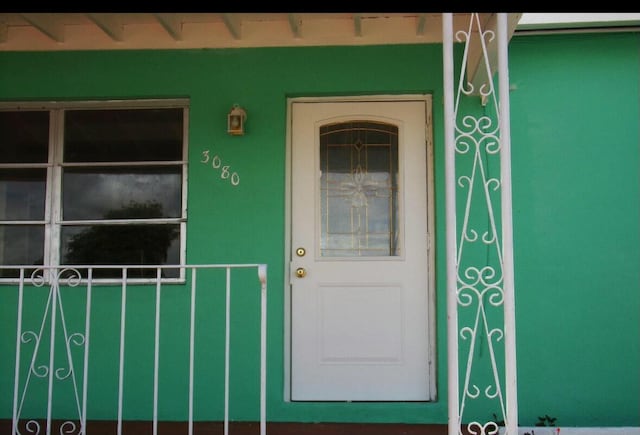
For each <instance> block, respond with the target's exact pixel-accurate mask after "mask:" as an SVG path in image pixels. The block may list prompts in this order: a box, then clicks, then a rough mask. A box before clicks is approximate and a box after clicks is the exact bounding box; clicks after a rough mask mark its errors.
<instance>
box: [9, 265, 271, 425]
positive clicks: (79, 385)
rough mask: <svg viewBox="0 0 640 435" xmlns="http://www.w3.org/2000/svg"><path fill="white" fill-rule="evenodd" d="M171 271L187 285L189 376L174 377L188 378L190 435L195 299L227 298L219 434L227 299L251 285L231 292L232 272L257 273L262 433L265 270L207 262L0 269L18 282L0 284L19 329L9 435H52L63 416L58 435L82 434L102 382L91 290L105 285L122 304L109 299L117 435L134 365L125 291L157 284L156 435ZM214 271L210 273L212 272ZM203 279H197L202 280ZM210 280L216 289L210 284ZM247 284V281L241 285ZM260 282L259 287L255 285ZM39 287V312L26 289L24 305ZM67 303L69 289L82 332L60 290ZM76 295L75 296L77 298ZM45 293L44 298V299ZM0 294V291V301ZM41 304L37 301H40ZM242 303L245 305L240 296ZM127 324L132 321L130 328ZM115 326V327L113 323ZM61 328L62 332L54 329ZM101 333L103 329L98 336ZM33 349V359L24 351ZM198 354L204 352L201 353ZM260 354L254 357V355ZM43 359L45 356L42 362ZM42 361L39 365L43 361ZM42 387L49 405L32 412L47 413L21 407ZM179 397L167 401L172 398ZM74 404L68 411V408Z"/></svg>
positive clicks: (227, 319)
mask: <svg viewBox="0 0 640 435" xmlns="http://www.w3.org/2000/svg"><path fill="white" fill-rule="evenodd" d="M106 269H111V270H114V269H117V270H119V271H120V272H121V275H120V277H119V278H110V279H108V280H105V279H98V278H96V276H97V275H100V274H101V273H104V271H105V270H106ZM130 269H131V270H136V271H138V272H139V271H140V270H142V269H145V270H147V271H150V272H151V273H152V274H153V271H154V270H155V278H147V279H144V280H140V279H137V280H136V279H131V278H130V277H129V273H130ZM168 269H173V270H180V271H181V272H184V273H181V275H182V276H184V280H183V281H182V282H181V284H178V285H182V286H184V287H185V289H187V290H188V292H185V297H186V298H188V301H187V300H184V301H183V302H184V303H185V304H188V306H189V309H188V312H187V313H183V314H184V315H185V316H186V317H187V318H188V330H189V331H188V335H189V338H188V341H189V344H188V373H177V374H176V376H178V377H184V376H188V398H187V399H186V401H187V402H188V417H187V420H188V425H187V426H188V434H189V435H193V427H194V400H195V399H194V397H195V394H194V380H195V369H194V361H196V357H195V352H196V341H195V334H196V328H197V323H196V317H197V315H196V304H197V302H196V296H197V294H199V293H200V292H203V291H205V292H224V304H225V309H224V326H223V327H224V363H223V364H224V399H223V400H224V410H223V413H224V433H225V435H227V434H228V433H229V404H230V389H231V385H230V370H229V369H230V367H229V366H230V364H231V360H230V355H231V313H232V310H231V296H232V293H233V294H235V292H237V291H240V290H243V291H244V290H249V291H251V292H252V291H253V290H254V288H252V287H251V285H249V286H246V287H247V288H242V289H237V288H233V286H232V279H231V278H232V271H236V270H238V269H255V270H256V271H257V277H258V282H257V283H256V286H255V289H256V290H257V293H259V301H260V302H259V304H260V307H259V310H260V321H259V342H260V349H259V370H260V374H259V379H260V380H259V383H260V385H259V408H260V417H259V419H260V434H261V435H265V434H266V352H267V344H266V328H267V266H266V265H265V264H206V265H183V266H177V265H171V266H166V265H162V266H131V267H121V266H73V267H47V266H43V267H38V266H0V272H2V274H3V275H5V276H6V274H7V273H6V272H7V271H8V270H12V271H13V272H15V273H16V276H15V278H12V279H3V280H2V281H1V282H0V283H1V284H5V285H3V287H5V288H1V287H0V290H6V289H9V290H12V289H15V290H16V291H17V307H16V308H17V324H16V342H15V343H16V344H15V373H14V380H13V382H14V391H13V412H12V421H13V424H12V435H23V434H26V433H29V434H38V435H40V434H46V435H51V433H52V432H53V431H54V428H53V424H52V423H53V420H54V419H57V420H59V419H58V418H57V413H60V412H62V414H66V415H69V413H71V414H73V418H69V417H67V416H65V417H63V418H62V419H61V421H62V422H61V423H60V422H59V423H58V427H57V431H58V432H59V434H60V435H63V434H78V435H90V434H87V405H88V390H89V387H91V388H92V391H95V389H96V388H99V387H94V386H93V385H94V384H93V383H92V381H95V380H96V378H99V377H100V376H101V374H100V373H90V367H91V365H90V361H89V356H90V353H91V352H92V351H94V350H95V348H92V343H91V340H90V334H91V331H92V330H96V328H99V327H101V326H102V325H96V324H94V322H93V321H92V313H96V312H97V311H96V310H100V309H101V308H100V306H96V305H95V304H94V302H93V300H92V298H93V293H94V290H95V289H97V288H102V287H103V286H107V285H108V286H110V287H111V289H112V290H113V289H115V290H116V291H117V289H118V287H119V288H120V295H119V299H120V300H119V301H118V300H117V299H118V295H117V294H115V295H111V298H110V299H111V300H112V301H113V300H115V303H116V304H118V303H119V305H120V308H119V311H120V312H119V315H120V319H119V327H118V330H117V331H107V333H111V334H112V338H113V339H116V340H117V341H118V343H119V344H118V348H119V350H118V362H117V364H118V375H117V387H116V388H117V396H118V399H117V417H116V418H117V429H116V431H117V435H122V430H123V421H124V420H125V417H124V394H125V377H124V373H125V366H126V365H127V364H136V362H135V361H130V360H129V359H127V354H126V347H125V341H126V337H127V333H128V332H130V330H131V328H134V329H135V328H136V325H135V324H134V325H129V324H127V321H126V319H127V314H128V313H127V301H128V296H127V292H128V291H129V290H131V289H130V287H136V288H135V289H133V290H137V287H138V286H139V285H144V286H149V285H153V286H155V297H154V302H155V308H154V317H155V318H154V326H153V354H154V355H153V398H152V402H153V405H152V406H153V416H152V422H153V434H154V435H157V432H158V423H159V421H160V418H159V411H158V403H159V396H160V392H159V373H160V362H161V361H160V358H161V352H160V343H161V302H162V295H163V289H164V288H165V287H167V286H176V282H175V281H171V280H165V279H163V271H166V270H168ZM215 269H217V270H219V272H218V273H220V274H221V273H222V272H224V276H223V277H222V276H219V277H218V278H215V279H214V278H212V277H211V274H207V275H205V273H206V272H205V271H210V272H211V271H213V270H215ZM214 273H215V272H214ZM201 275H202V277H201ZM213 282H215V284H213ZM243 282H244V281H243ZM258 284H259V285H258ZM38 288H39V289H44V292H43V291H40V295H41V296H42V297H43V298H45V299H46V302H44V303H43V305H44V308H43V307H42V304H41V305H40V306H31V304H30V302H29V301H27V300H26V298H25V294H26V293H27V291H29V294H28V296H29V300H32V299H33V296H32V293H31V291H32V290H35V289H38ZM62 289H65V291H64V295H65V297H67V296H68V295H69V294H70V293H67V292H69V291H73V292H74V295H75V297H76V299H77V298H78V295H79V294H80V295H81V296H82V297H81V302H80V305H84V307H83V308H84V314H83V316H84V319H83V320H82V319H81V323H83V325H81V327H83V328H84V331H74V330H73V329H72V328H73V327H71V326H70V324H71V323H74V324H75V326H76V328H77V326H78V325H79V323H80V322H79V321H78V318H79V317H82V316H81V315H80V314H79V313H78V311H79V310H77V308H78V303H77V302H76V303H75V304H74V305H73V308H76V310H75V312H73V313H71V314H73V316H72V317H74V320H75V322H70V321H68V318H67V317H69V314H70V313H68V312H66V311H65V308H68V307H66V306H65V304H64V303H63V300H62V297H63V291H62ZM78 290H80V292H78ZM45 293H46V295H45ZM1 296H2V294H1V293H0V297H1ZM41 299H42V298H41ZM243 299H246V297H244V298H243ZM27 317H28V318H29V321H30V323H32V324H33V323H34V318H37V322H36V323H35V325H37V327H35V328H31V329H29V328H30V327H29V326H27V325H26V323H27V322H25V318H27ZM130 323H131V322H130ZM116 324H117V322H116ZM58 329H61V331H59V330H58ZM101 332H102V333H104V331H101ZM28 349H31V353H30V354H29V353H28ZM199 350H201V348H199ZM257 353H258V352H256V354H257ZM43 355H44V356H43ZM43 359H44V360H45V363H41V361H42V360H43ZM37 381H39V387H40V390H46V400H43V399H40V398H38V399H35V400H36V402H37V403H38V405H36V408H38V407H39V408H40V409H42V408H43V407H44V408H45V410H44V411H36V412H35V413H34V411H33V410H29V411H27V410H26V406H25V404H26V402H27V400H28V399H31V401H33V400H34V399H33V398H32V397H30V396H29V394H31V390H32V389H36V386H35V384H36V382H37ZM62 381H68V382H67V383H66V384H65V385H69V383H70V384H71V388H70V389H71V391H70V392H69V391H68V390H69V387H67V394H66V396H64V398H65V399H64V400H58V399H59V398H60V397H61V396H60V394H56V393H58V391H57V388H61V387H60V385H61V384H62ZM175 399H177V398H172V400H175ZM60 402H64V404H63V405H62V406H63V407H64V408H65V409H64V410H63V411H59V410H58V409H57V408H56V406H57V405H58V404H59V403H60ZM70 404H72V405H70Z"/></svg>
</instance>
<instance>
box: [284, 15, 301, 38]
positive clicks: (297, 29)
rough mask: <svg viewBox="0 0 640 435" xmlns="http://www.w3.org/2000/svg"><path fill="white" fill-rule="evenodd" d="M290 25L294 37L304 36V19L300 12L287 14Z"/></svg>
mask: <svg viewBox="0 0 640 435" xmlns="http://www.w3.org/2000/svg"><path fill="white" fill-rule="evenodd" d="M287 17H288V18H289V27H290V28H291V33H292V34H293V37H294V38H302V29H301V27H302V19H301V18H300V15H299V14H287Z"/></svg>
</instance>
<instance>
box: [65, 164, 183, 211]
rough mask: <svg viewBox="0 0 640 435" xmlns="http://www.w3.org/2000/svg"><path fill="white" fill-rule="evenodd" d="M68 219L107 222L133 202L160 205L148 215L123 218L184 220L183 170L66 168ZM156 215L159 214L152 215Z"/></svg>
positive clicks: (179, 168) (132, 209)
mask: <svg viewBox="0 0 640 435" xmlns="http://www.w3.org/2000/svg"><path fill="white" fill-rule="evenodd" d="M62 182H63V188H62V191H63V216H64V219H65V220H81V219H104V218H107V216H108V215H109V214H110V213H111V212H112V211H113V210H118V209H119V210H120V214H122V212H125V211H127V210H129V211H139V210H137V209H135V208H127V207H126V206H127V205H128V204H129V203H136V204H147V203H156V204H158V205H160V207H158V208H149V209H147V211H146V212H147V215H146V216H133V215H131V216H127V215H122V216H121V217H120V218H121V219H136V218H141V217H144V218H163V217H164V218H166V217H180V216H181V213H182V206H181V201H182V168H181V167H179V166H169V167H159V168H150V167H142V168H129V167H121V168H95V167H89V168H66V169H65V170H64V174H63V181H62ZM151 212H154V213H155V214H148V213H151Z"/></svg>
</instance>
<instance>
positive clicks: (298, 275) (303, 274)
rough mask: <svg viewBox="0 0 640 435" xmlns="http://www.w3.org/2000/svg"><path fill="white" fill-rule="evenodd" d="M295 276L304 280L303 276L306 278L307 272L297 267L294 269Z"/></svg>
mask: <svg viewBox="0 0 640 435" xmlns="http://www.w3.org/2000/svg"><path fill="white" fill-rule="evenodd" d="M296 276H297V277H298V278H304V277H305V276H307V271H306V270H304V267H299V268H297V269H296Z"/></svg>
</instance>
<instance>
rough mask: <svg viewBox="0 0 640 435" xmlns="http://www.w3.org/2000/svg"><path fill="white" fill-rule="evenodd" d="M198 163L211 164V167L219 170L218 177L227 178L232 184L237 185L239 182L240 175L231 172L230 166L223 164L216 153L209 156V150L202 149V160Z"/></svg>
mask: <svg viewBox="0 0 640 435" xmlns="http://www.w3.org/2000/svg"><path fill="white" fill-rule="evenodd" d="M200 163H203V164H205V165H208V164H211V167H212V168H213V169H216V170H218V171H220V178H222V179H223V180H228V181H229V182H230V183H231V184H232V185H234V186H237V185H238V184H240V176H239V175H238V173H237V172H232V171H231V166H229V165H225V164H223V162H222V159H221V158H220V156H218V155H217V154H216V155H214V156H213V157H211V155H210V154H209V150H204V151H202V160H200Z"/></svg>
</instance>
